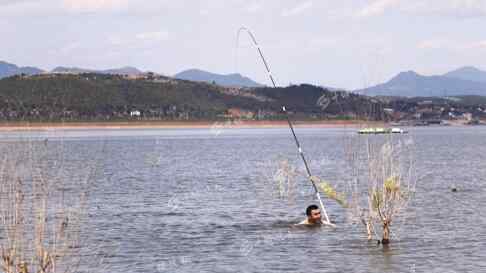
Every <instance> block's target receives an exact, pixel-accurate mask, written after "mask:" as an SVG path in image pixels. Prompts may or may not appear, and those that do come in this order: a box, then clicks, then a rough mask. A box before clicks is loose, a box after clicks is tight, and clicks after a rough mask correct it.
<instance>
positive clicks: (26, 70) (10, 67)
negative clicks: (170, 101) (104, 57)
mask: <svg viewBox="0 0 486 273" xmlns="http://www.w3.org/2000/svg"><path fill="white" fill-rule="evenodd" d="M46 72H48V71H45V70H42V69H40V68H37V67H29V66H27V67H19V66H17V65H15V64H11V63H7V62H3V61H0V79H1V78H5V77H10V76H14V75H20V74H26V75H36V74H41V73H46ZM50 72H51V73H70V74H80V73H97V74H110V75H140V74H143V72H142V71H140V70H138V69H137V68H135V67H130V66H126V67H121V68H115V69H106V70H95V69H86V68H79V67H62V66H59V67H56V68H54V69H53V70H52V71H50Z"/></svg>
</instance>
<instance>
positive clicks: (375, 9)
mask: <svg viewBox="0 0 486 273" xmlns="http://www.w3.org/2000/svg"><path fill="white" fill-rule="evenodd" d="M397 4H399V0H377V1H373V2H372V3H370V4H369V5H367V6H365V7H364V8H362V9H361V10H359V11H358V17H372V16H380V15H383V14H384V13H385V12H386V10H387V9H389V8H392V7H394V6H396V5H397Z"/></svg>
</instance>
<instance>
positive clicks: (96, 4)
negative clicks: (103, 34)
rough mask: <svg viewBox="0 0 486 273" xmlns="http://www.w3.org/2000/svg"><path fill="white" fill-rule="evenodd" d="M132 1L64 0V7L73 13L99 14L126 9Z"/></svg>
mask: <svg viewBox="0 0 486 273" xmlns="http://www.w3.org/2000/svg"><path fill="white" fill-rule="evenodd" d="M129 3H130V0H63V7H64V8H65V9H66V10H68V11H71V12H82V13H84V12H88V13H89V12H98V11H114V10H121V9H125V8H127V7H128V6H129Z"/></svg>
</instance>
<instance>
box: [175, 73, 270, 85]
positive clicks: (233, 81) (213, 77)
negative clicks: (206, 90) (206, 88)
mask: <svg viewBox="0 0 486 273" xmlns="http://www.w3.org/2000/svg"><path fill="white" fill-rule="evenodd" d="M174 78H176V79H180V80H189V81H196V82H208V83H215V84H217V85H221V86H226V87H263V86H264V85H263V84H260V83H257V82H255V81H253V80H252V79H250V78H248V77H245V76H242V75H240V74H238V73H234V74H227V75H222V74H216V73H211V72H208V71H204V70H199V69H189V70H185V71H182V72H180V73H177V74H176V75H174Z"/></svg>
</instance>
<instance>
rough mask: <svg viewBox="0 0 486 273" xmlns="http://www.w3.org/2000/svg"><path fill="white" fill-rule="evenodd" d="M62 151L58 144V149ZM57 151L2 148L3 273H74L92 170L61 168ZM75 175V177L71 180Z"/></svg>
mask: <svg viewBox="0 0 486 273" xmlns="http://www.w3.org/2000/svg"><path fill="white" fill-rule="evenodd" d="M61 146H62V145H61ZM61 146H57V147H56V148H55V149H56V150H54V151H53V150H49V149H48V144H47V142H28V141H22V142H9V143H1V144H0V150H1V153H0V154H1V160H0V221H1V227H0V255H1V257H0V267H1V271H2V272H4V273H28V272H36V273H48V272H73V271H75V270H76V269H77V267H78V265H79V263H80V257H81V255H80V251H81V242H80V234H81V224H82V222H83V219H84V218H85V211H86V209H85V207H86V200H87V190H88V182H89V181H90V180H91V176H92V175H93V170H94V168H93V166H89V164H86V162H79V163H80V164H83V166H67V165H65V164H64V163H65V160H64V159H65V158H64V156H65V153H66V152H65V151H64V149H63V148H62V147H61ZM71 172H75V173H76V175H75V177H71V178H69V179H68V177H70V175H72V173H71Z"/></svg>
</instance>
